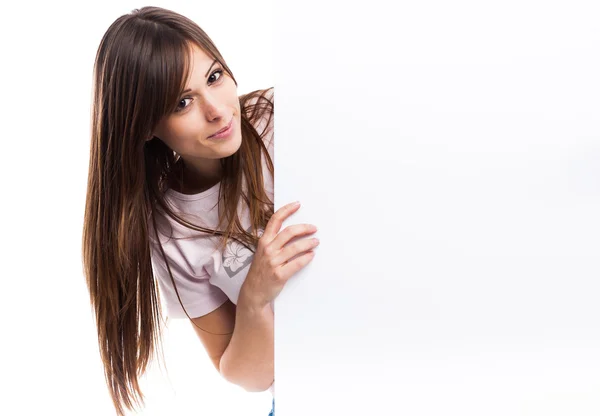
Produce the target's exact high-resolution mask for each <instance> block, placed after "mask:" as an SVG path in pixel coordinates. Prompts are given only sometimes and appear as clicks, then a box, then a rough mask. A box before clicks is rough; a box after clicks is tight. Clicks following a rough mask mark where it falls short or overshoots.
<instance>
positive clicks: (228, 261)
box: [222, 228, 264, 278]
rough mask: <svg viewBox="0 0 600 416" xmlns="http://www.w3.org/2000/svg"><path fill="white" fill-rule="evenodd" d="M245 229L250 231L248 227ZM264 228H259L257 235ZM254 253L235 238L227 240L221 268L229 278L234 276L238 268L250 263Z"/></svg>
mask: <svg viewBox="0 0 600 416" xmlns="http://www.w3.org/2000/svg"><path fill="white" fill-rule="evenodd" d="M246 231H248V232H250V228H248V229H247V230H246ZM263 232H264V230H262V229H261V230H259V232H258V236H259V237H260V236H262V234H263ZM253 258H254V253H252V251H250V250H249V249H247V248H246V247H245V246H244V245H243V244H240V243H239V242H237V241H235V240H229V241H228V242H227V247H225V250H224V251H223V262H222V264H223V268H224V269H225V271H226V272H227V275H228V276H229V278H232V277H233V276H235V275H236V274H237V273H238V272H239V271H240V270H243V269H244V267H246V266H247V265H249V264H250V263H252V259H253Z"/></svg>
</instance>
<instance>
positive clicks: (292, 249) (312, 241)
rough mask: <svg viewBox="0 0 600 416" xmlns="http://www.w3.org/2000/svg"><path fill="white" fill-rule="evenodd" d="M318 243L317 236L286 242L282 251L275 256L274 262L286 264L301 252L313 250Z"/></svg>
mask: <svg viewBox="0 0 600 416" xmlns="http://www.w3.org/2000/svg"><path fill="white" fill-rule="evenodd" d="M318 245H319V239H318V238H304V239H302V240H299V241H296V242H295V243H293V244H288V245H287V246H286V247H285V248H284V249H283V250H282V251H281V253H279V255H277V257H275V261H274V263H275V264H279V265H281V264H286V263H289V262H290V261H291V260H292V258H293V257H294V256H297V255H298V254H301V253H303V252H306V251H309V250H314V249H315V247H317V246H318Z"/></svg>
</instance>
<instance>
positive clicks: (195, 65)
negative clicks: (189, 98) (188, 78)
mask: <svg viewBox="0 0 600 416" xmlns="http://www.w3.org/2000/svg"><path fill="white" fill-rule="evenodd" d="M213 61H214V58H213V57H212V56H209V55H208V54H207V53H206V52H204V51H203V50H202V49H200V48H199V47H198V46H197V45H192V47H191V53H190V73H191V74H192V76H193V77H194V78H195V77H196V76H199V73H200V72H201V73H202V74H201V75H204V72H206V70H207V69H208V68H209V67H210V66H211V65H212V63H213Z"/></svg>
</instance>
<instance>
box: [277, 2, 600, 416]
mask: <svg viewBox="0 0 600 416" xmlns="http://www.w3.org/2000/svg"><path fill="white" fill-rule="evenodd" d="M598 22H600V13H599V11H598V6H597V2H594V1H579V0H574V1H573V0H571V1H566V0H559V1H552V2H542V1H533V0H519V1H514V0H511V1H504V2H493V3H492V2H476V1H465V0H459V1H454V2H444V1H431V0H428V1H419V2H389V1H381V0H375V1H369V2H342V1H329V2H317V1H313V0H307V1H303V2H301V3H297V2H295V3H294V2H291V3H290V2H276V9H275V27H274V28H275V33H274V35H275V36H274V37H275V39H276V41H275V49H274V58H275V76H276V82H275V91H276V93H275V94H276V100H275V101H276V108H275V138H276V139H275V140H276V145H275V169H276V171H275V172H276V173H275V205H276V208H279V207H281V206H282V205H284V204H286V203H288V202H292V201H294V200H300V201H301V202H302V207H301V208H300V211H299V212H298V213H297V214H295V215H294V216H293V217H292V218H291V219H290V220H289V221H287V222H286V223H285V224H284V226H287V225H291V224H296V223H311V224H315V225H317V226H318V227H319V231H318V233H317V237H319V238H320V240H321V245H320V246H319V248H318V249H317V253H316V256H315V259H314V260H313V262H312V263H311V264H310V265H309V266H308V267H306V268H305V269H304V270H302V271H301V272H300V273H298V274H297V275H295V276H294V277H293V278H292V279H291V280H290V281H289V282H288V283H287V285H286V287H285V288H284V290H283V292H282V293H281V295H280V296H279V297H278V299H277V301H276V303H275V379H276V396H275V397H276V412H277V414H278V416H295V415H303V416H304V415H309V414H310V415H334V414H336V415H359V414H386V415H407V416H422V415H423V416H424V415H436V416H439V415H444V416H447V415H461V416H467V415H474V416H475V415H477V416H481V415H486V416H494V415H498V416H506V415H511V416H514V415H522V416H525V415H526V416H533V415H535V416H550V415H565V416H567V415H569V416H571V415H578V416H584V415H598V414H600V378H599V376H598V374H600V303H599V302H598V295H599V294H600V283H599V279H600V76H599V74H600V25H598Z"/></svg>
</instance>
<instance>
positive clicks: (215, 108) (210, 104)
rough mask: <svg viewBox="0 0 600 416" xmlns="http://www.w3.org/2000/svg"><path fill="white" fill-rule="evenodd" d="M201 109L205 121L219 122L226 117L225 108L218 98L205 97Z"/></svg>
mask: <svg viewBox="0 0 600 416" xmlns="http://www.w3.org/2000/svg"><path fill="white" fill-rule="evenodd" d="M203 101H204V105H203V106H201V107H203V111H204V114H205V116H206V120H207V121H211V122H212V121H219V120H220V119H222V118H223V117H225V116H226V112H227V106H226V105H225V103H224V102H222V100H220V99H219V98H218V97H215V96H212V95H206V96H205V98H204V100H203Z"/></svg>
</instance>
